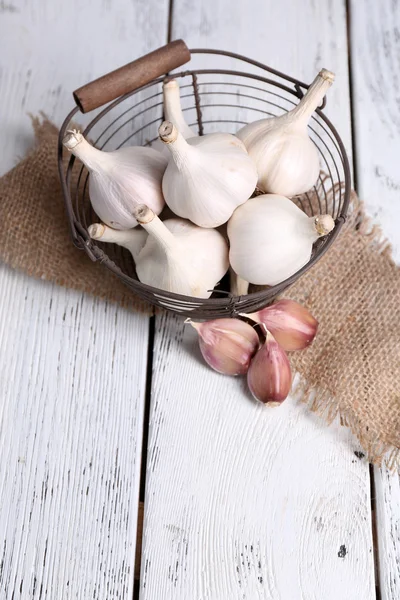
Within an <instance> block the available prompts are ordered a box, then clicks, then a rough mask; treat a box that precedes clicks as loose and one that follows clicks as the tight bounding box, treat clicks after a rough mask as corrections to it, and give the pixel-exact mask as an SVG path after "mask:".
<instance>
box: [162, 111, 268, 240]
mask: <svg viewBox="0 0 400 600" xmlns="http://www.w3.org/2000/svg"><path fill="white" fill-rule="evenodd" d="M159 134H160V139H161V140H162V141H163V142H164V144H166V146H167V148H168V149H169V151H170V153H171V156H170V159H169V162H168V166H167V169H166V171H165V174H164V177H163V181H162V189H163V192H164V197H165V201H166V203H167V204H168V206H169V207H170V208H171V209H172V210H173V211H174V213H175V214H177V215H179V216H180V217H183V218H185V219H190V220H191V221H192V222H193V223H196V225H199V226H200V227H210V228H211V227H218V226H219V225H222V224H223V223H226V221H227V220H228V219H229V217H230V216H231V215H232V213H233V211H234V210H235V208H236V207H237V206H239V205H240V204H243V203H244V202H246V200H247V199H248V198H250V196H251V194H252V193H253V191H254V189H255V186H256V183H257V171H256V168H255V165H254V164H253V161H252V160H251V158H250V157H249V155H248V154H247V152H246V149H245V147H244V145H243V143H242V142H241V141H240V140H238V138H236V137H235V136H233V135H231V134H229V133H211V134H208V135H204V136H201V137H193V138H190V139H188V140H185V139H184V137H183V135H182V134H181V133H180V132H179V131H178V128H177V127H176V126H175V125H174V124H172V123H170V122H169V121H165V122H164V123H162V125H161V126H160V128H159Z"/></svg>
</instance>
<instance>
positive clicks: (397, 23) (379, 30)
mask: <svg viewBox="0 0 400 600" xmlns="http://www.w3.org/2000/svg"><path fill="white" fill-rule="evenodd" d="M350 6H351V48H352V79H353V102H354V131H355V141H356V149H357V154H356V163H357V172H358V182H357V183H358V192H359V194H360V196H361V198H362V199H363V200H364V201H365V202H366V208H367V210H368V212H369V214H371V215H372V216H373V217H374V218H375V221H376V222H378V223H379V224H381V225H382V227H383V231H384V234H385V236H387V237H388V238H389V239H390V241H391V242H392V244H393V250H394V256H395V258H396V260H397V261H398V262H400V235H399V223H400V202H399V194H400V174H399V167H398V165H399V160H398V156H399V148H400V112H399V103H400V5H399V3H398V2H374V0H362V1H361V2H357V1H355V0H353V1H352V2H351V3H350Z"/></svg>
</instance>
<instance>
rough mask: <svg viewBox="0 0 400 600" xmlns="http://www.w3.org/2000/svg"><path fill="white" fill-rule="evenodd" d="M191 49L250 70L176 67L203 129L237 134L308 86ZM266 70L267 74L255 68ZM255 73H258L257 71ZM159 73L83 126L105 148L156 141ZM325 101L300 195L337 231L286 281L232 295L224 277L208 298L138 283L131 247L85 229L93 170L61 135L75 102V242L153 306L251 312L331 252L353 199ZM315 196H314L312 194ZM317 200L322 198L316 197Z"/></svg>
mask: <svg viewBox="0 0 400 600" xmlns="http://www.w3.org/2000/svg"><path fill="white" fill-rule="evenodd" d="M191 54H199V55H203V56H204V55H206V54H214V55H219V56H220V57H228V58H229V60H230V63H232V62H233V61H234V62H236V63H237V62H245V63H247V65H250V69H251V72H244V71H239V70H236V69H231V70H226V69H215V68H213V69H196V70H185V71H181V72H177V73H175V72H174V73H173V77H174V78H175V79H177V80H178V81H179V84H180V92H181V101H182V108H183V112H184V114H185V118H186V121H187V123H188V124H189V125H190V126H191V127H192V128H193V129H194V130H195V131H196V128H197V131H198V134H199V135H203V134H207V133H213V132H215V131H224V132H228V133H235V132H236V131H237V130H238V129H239V128H240V127H242V126H243V125H245V124H246V123H247V122H251V121H255V120H257V119H261V118H265V117H273V116H278V115H280V114H284V112H286V111H288V110H290V109H291V108H293V107H294V106H295V105H296V104H297V102H298V101H299V99H300V98H301V97H302V95H303V93H304V90H305V89H306V88H307V86H306V85H305V84H304V83H302V82H300V81H298V80H296V79H294V78H292V77H289V76H287V75H284V74H282V73H279V72H278V71H276V70H273V69H271V68H270V67H267V66H265V65H262V64H261V63H257V62H256V61H252V60H251V59H248V58H245V57H242V56H239V55H237V54H233V53H228V52H223V51H217V50H191ZM257 70H258V71H259V70H261V71H262V74H260V73H259V72H257ZM253 71H254V72H253ZM164 80H165V76H164V77H159V78H157V79H155V80H153V81H152V82H151V83H149V84H147V85H145V86H142V87H141V88H139V89H137V90H135V91H133V92H130V93H128V94H125V95H124V96H121V97H120V98H118V99H117V100H115V101H114V102H111V103H110V104H109V105H108V106H106V107H105V108H103V109H102V110H100V112H98V114H97V115H96V116H95V117H94V118H92V119H91V121H90V122H89V123H88V125H87V126H86V128H85V129H84V131H83V134H84V136H85V137H88V138H89V139H90V140H91V141H92V143H93V144H94V145H95V146H96V147H97V148H99V149H102V150H115V149H117V148H121V147H122V146H126V145H149V146H151V144H152V143H153V142H154V141H155V140H156V139H157V137H158V136H157V130H158V127H159V125H160V124H161V122H162V120H163V101H162V83H163V81H164ZM325 103H326V100H324V102H323V104H322V106H321V107H320V108H319V109H317V111H316V112H315V113H314V115H313V117H312V119H311V121H310V124H309V135H310V137H311V139H312V141H313V142H314V144H315V146H316V147H317V149H318V152H319V156H320V163H321V174H320V177H319V180H318V182H317V183H316V185H315V187H314V189H313V190H310V192H309V193H306V194H303V195H302V196H299V197H296V198H295V201H296V203H297V204H298V205H299V206H300V208H302V210H304V212H305V213H307V214H308V215H310V216H311V215H313V214H315V213H316V209H317V212H318V213H319V214H324V213H328V214H331V216H332V217H333V218H334V220H335V224H336V226H335V229H334V230H333V231H332V232H331V233H330V234H329V235H328V236H326V237H324V238H320V239H319V240H318V241H317V242H316V243H315V244H314V248H313V252H312V256H311V259H310V261H309V262H308V263H307V264H306V265H305V266H304V267H303V268H302V269H300V270H299V271H298V272H297V273H296V274H295V275H293V276H292V277H290V278H289V279H287V280H285V281H283V282H282V283H280V284H278V285H275V286H272V287H269V288H266V289H261V290H257V291H253V292H251V293H249V294H248V295H246V296H233V295H232V294H231V293H230V292H229V285H228V284H227V281H222V282H221V285H219V286H217V287H216V289H215V290H214V291H213V294H212V296H211V297H210V298H209V299H200V298H194V297H189V296H182V295H179V294H173V293H170V292H166V291H164V290H160V289H157V288H154V287H151V286H148V285H145V284H143V283H141V282H140V281H138V279H137V276H136V271H135V265H134V262H133V259H132V257H131V255H130V253H129V252H128V251H127V250H125V249H123V248H121V247H119V246H117V245H113V244H102V243H100V242H97V241H94V240H92V239H91V238H90V236H89V235H88V231H87V230H88V227H89V225H90V224H91V223H93V222H96V221H98V220H99V219H98V217H97V215H96V214H95V213H94V211H93V209H92V207H91V204H90V200H89V195H88V177H89V173H88V171H87V170H86V168H85V167H84V166H82V165H81V163H80V162H79V161H77V160H76V159H75V157H74V156H71V157H70V159H69V161H68V164H67V166H66V168H65V151H64V150H63V146H62V139H63V137H64V135H65V132H66V130H67V129H69V128H71V127H72V123H73V121H74V118H75V117H76V114H77V112H78V111H79V109H78V108H75V109H73V110H72V111H71V112H70V114H69V115H68V116H67V118H66V119H65V121H64V123H63V125H62V127H61V130H60V138H59V140H60V141H59V170H60V179H61V184H62V187H63V191H64V197H65V204H66V208H67V214H68V217H69V221H70V225H71V232H72V237H73V241H74V244H75V245H76V246H77V247H79V248H83V249H84V250H85V251H86V253H87V254H88V256H89V257H90V258H91V259H92V260H93V261H97V260H100V261H101V262H102V263H104V265H105V267H106V268H108V269H110V270H111V271H112V272H114V273H115V275H117V276H118V277H120V278H121V279H122V281H123V282H124V283H125V284H126V285H127V286H128V287H129V288H130V289H131V290H132V291H133V292H134V293H135V294H137V295H139V296H140V297H141V298H143V299H145V300H147V301H148V302H150V303H152V304H153V305H156V306H159V307H161V308H164V309H167V310H171V311H173V312H175V313H179V314H181V315H183V316H191V317H192V318H199V319H211V318H218V317H226V316H235V315H237V314H238V313H240V312H243V313H250V312H254V311H256V310H259V309H261V308H263V307H264V306H266V305H267V304H270V303H271V302H272V301H273V300H274V299H275V298H276V297H277V296H278V295H279V294H281V293H282V292H283V291H284V290H285V289H286V288H287V287H288V286H290V285H291V284H292V283H294V282H295V281H296V280H297V279H298V278H299V277H300V276H301V275H302V274H303V273H304V272H306V271H307V270H308V269H309V268H310V267H311V266H312V265H313V264H315V262H316V261H317V260H319V258H321V256H322V255H323V254H324V252H326V250H328V248H329V247H330V245H331V244H332V243H333V241H334V240H335V238H336V236H337V235H338V233H339V230H340V228H341V226H342V224H343V223H344V221H345V218H346V214H347V209H348V204H349V198H350V169H349V164H348V159H347V156H346V152H345V149H344V146H343V143H342V141H341V139H340V137H339V135H338V133H337V131H336V129H335V127H334V126H333V125H332V123H331V122H330V121H329V119H328V118H327V117H326V115H325V114H324V112H323V109H324V107H325ZM311 195H312V200H311ZM316 200H317V202H316Z"/></svg>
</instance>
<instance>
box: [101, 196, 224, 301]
mask: <svg viewBox="0 0 400 600" xmlns="http://www.w3.org/2000/svg"><path fill="white" fill-rule="evenodd" d="M134 213H135V217H136V219H137V221H138V222H139V223H140V224H141V225H142V227H143V228H144V229H145V230H146V231H147V233H148V235H147V234H146V232H144V231H143V230H138V229H131V230H129V231H116V230H112V229H110V228H109V227H106V226H104V225H102V224H94V225H91V226H90V227H89V235H90V236H91V237H92V238H93V239H96V240H100V241H104V242H114V243H116V244H119V245H120V246H124V247H125V248H128V250H130V252H131V253H132V256H133V258H134V260H135V264H136V273H137V276H138V278H139V280H140V281H141V282H142V283H145V284H147V285H151V286H153V287H156V288H160V289H162V290H166V291H168V292H174V293H175V294H183V295H186V296H195V297H198V298H209V297H210V295H211V293H212V289H213V288H214V287H215V285H216V284H217V283H218V282H219V281H220V279H221V278H222V277H223V276H224V275H225V273H226V271H227V270H228V244H227V242H226V240H225V239H224V237H223V236H222V235H221V234H220V233H219V232H218V231H216V230H214V229H202V228H201V227H196V225H193V223H190V222H189V221H185V220H183V219H168V220H166V221H164V222H163V221H161V220H160V219H159V218H158V217H157V216H156V215H155V214H154V213H153V211H152V210H150V208H148V207H147V206H145V205H141V206H139V207H137V208H135V209H134ZM143 234H144V236H145V237H143ZM143 240H144V243H143Z"/></svg>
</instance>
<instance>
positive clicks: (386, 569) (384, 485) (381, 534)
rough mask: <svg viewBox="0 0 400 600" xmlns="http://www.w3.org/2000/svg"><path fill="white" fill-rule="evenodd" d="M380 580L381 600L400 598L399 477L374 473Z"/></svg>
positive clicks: (384, 469)
mask: <svg viewBox="0 0 400 600" xmlns="http://www.w3.org/2000/svg"><path fill="white" fill-rule="evenodd" d="M375 494H376V497H375V503H376V522H377V538H378V558H379V579H380V588H381V598H382V600H397V598H398V597H399V596H400V473H396V474H393V473H391V472H389V471H388V470H387V469H386V468H385V467H383V468H382V469H375Z"/></svg>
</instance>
